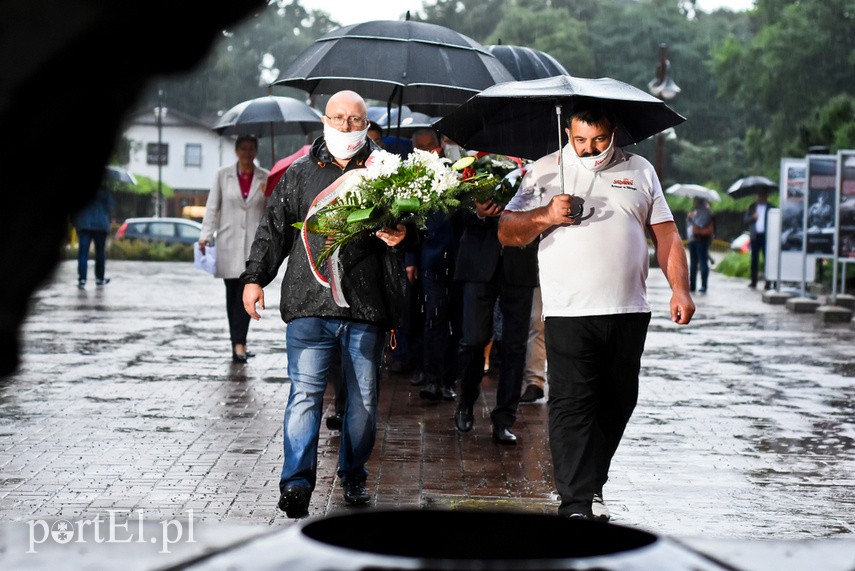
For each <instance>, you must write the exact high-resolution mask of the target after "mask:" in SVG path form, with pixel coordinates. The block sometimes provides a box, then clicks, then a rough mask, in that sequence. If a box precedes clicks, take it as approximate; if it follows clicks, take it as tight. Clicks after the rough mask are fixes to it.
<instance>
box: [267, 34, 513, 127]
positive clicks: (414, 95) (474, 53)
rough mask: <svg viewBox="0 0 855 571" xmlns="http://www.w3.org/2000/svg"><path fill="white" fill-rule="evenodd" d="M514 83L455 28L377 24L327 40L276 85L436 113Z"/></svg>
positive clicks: (325, 37) (311, 49)
mask: <svg viewBox="0 0 855 571" xmlns="http://www.w3.org/2000/svg"><path fill="white" fill-rule="evenodd" d="M513 79H514V77H513V76H512V75H511V74H510V72H509V71H508V70H507V69H505V67H504V66H503V65H502V63H501V62H500V61H499V60H498V59H497V58H496V57H495V56H493V55H492V54H491V53H490V52H489V51H487V49H486V48H484V46H482V45H481V44H479V43H478V42H476V41H475V40H473V39H472V38H470V37H468V36H465V35H463V34H460V33H458V32H455V31H454V30H452V29H450V28H446V27H444V26H439V25H436V24H429V23H426V22H410V21H409V20H403V21H399V20H375V21H371V22H363V23H360V24H352V25H350V26H344V27H342V28H337V29H335V30H332V31H331V32H328V33H327V34H325V35H323V36H321V37H320V38H318V39H317V40H316V41H315V42H314V43H313V44H311V45H310V46H309V47H308V48H307V49H306V50H304V51H303V52H302V53H301V54H300V55H298V56H297V58H296V59H295V60H294V61H293V62H291V64H290V65H288V67H286V68H285V69H284V70H283V71H282V74H281V76H280V79H277V80H276V81H274V82H273V83H272V85H285V86H289V87H296V88H298V89H302V90H303V91H306V92H308V93H309V94H311V95H316V94H332V93H336V92H337V91H340V90H342V89H353V90H354V91H356V92H358V93H359V94H360V95H361V96H362V97H364V98H365V99H375V100H379V101H386V102H388V103H389V104H390V105H391V104H393V103H394V104H396V105H397V106H399V107H400V106H402V105H408V106H410V107H411V108H413V109H415V110H418V111H423V112H425V113H431V114H438V113H436V111H437V109H439V108H442V107H447V108H449V109H450V108H453V107H455V106H457V105H459V104H461V103H463V102H464V101H466V100H467V99H468V98H469V97H471V96H472V95H474V94H476V93H478V92H479V91H481V90H482V89H484V88H486V87H489V86H491V85H494V84H496V83H500V82H503V81H511V80H513Z"/></svg>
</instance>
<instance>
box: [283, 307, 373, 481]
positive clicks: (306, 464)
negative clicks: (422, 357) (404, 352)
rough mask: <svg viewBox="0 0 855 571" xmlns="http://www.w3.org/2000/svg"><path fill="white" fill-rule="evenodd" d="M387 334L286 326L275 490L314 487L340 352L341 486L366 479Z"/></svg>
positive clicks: (323, 323)
mask: <svg viewBox="0 0 855 571" xmlns="http://www.w3.org/2000/svg"><path fill="white" fill-rule="evenodd" d="M385 341H386V337H385V332H384V331H383V330H382V329H381V328H380V327H378V326H376V325H371V324H368V323H358V322H353V321H346V320H341V319H324V318H319V317H304V318H300V319H295V320H293V321H291V322H289V323H288V325H287V326H286V328H285V343H286V350H287V353H288V376H289V377H290V379H291V392H290V394H289V395H288V405H287V406H286V408H285V420H284V441H285V443H284V452H285V459H284V462H283V464H282V475H281V477H280V479H279V489H280V491H282V490H284V489H285V488H286V487H290V486H294V485H296V486H304V487H305V488H307V489H308V490H309V491H310V492H311V491H312V490H314V489H315V482H316V479H317V467H318V433H319V432H320V427H321V416H322V413H323V400H324V392H325V390H326V387H327V373H328V371H329V368H330V366H331V364H333V363H334V361H335V351H336V349H337V348H340V349H341V368H342V374H343V375H344V384H345V394H346V398H347V402H346V404H345V410H344V421H343V424H342V428H341V445H340V447H339V454H338V475H339V477H340V478H341V480H342V483H344V482H347V481H349V480H351V479H355V480H358V481H363V482H364V481H365V479H366V477H367V476H368V471H367V470H366V469H365V463H366V462H367V461H368V458H369V456H371V451H372V449H373V448H374V437H375V434H376V429H377V387H378V381H379V377H380V359H381V356H382V354H383V346H384V344H385Z"/></svg>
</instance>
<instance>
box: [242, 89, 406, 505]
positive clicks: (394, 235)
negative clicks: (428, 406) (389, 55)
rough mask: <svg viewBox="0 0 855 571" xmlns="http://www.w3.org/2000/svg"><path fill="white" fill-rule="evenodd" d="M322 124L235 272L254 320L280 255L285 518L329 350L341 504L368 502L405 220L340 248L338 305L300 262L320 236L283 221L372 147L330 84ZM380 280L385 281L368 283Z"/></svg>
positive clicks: (356, 109) (355, 98)
mask: <svg viewBox="0 0 855 571" xmlns="http://www.w3.org/2000/svg"><path fill="white" fill-rule="evenodd" d="M323 122H324V135H323V136H322V137H320V138H318V139H317V140H315V142H314V143H313V145H312V148H311V151H310V153H309V155H307V156H304V157H301V158H300V159H298V160H297V161H296V162H295V163H294V164H293V165H291V167H290V168H289V169H288V170H287V172H286V173H285V176H284V177H283V179H282V180H281V181H280V182H279V184H277V186H276V189H275V190H274V192H273V196H271V198H270V200H269V202H268V207H267V209H266V210H265V213H264V217H263V218H262V220H261V223H260V224H259V226H258V229H257V230H256V234H255V239H254V241H253V243H252V248H251V249H250V254H249V258H248V259H247V261H246V270H245V271H244V273H243V274H242V276H241V279H242V280H243V282H244V284H245V286H244V291H243V303H244V308H245V309H246V311H247V313H249V314H250V316H251V317H252V318H253V319H259V318H260V315H259V313H258V310H257V308H256V306H257V305H258V306H259V307H260V308H261V309H264V290H263V289H262V288H263V287H264V286H266V285H267V284H269V283H270V282H271V281H273V279H274V278H275V277H276V275H277V271H278V270H279V267H280V266H281V264H282V262H283V261H285V259H286V258H287V259H288V265H287V269H286V271H285V276H284V277H283V279H282V295H281V302H280V313H281V315H282V320H283V321H284V322H285V323H286V324H287V327H286V329H285V342H286V349H287V353H288V377H289V378H290V379H291V391H290V394H289V396H288V404H287V405H286V408H285V419H284V462H283V466H282V474H281V477H280V480H279V490H280V496H279V509H281V510H282V511H284V512H285V513H286V515H287V516H288V517H291V518H297V517H305V516H306V515H308V508H309V502H310V499H311V494H312V491H313V490H314V488H315V483H316V477H317V474H316V470H317V449H318V436H319V431H320V424H321V416H322V409H323V399H324V392H325V390H326V387H327V374H328V372H329V367H330V365H331V363H332V362H333V359H334V355H335V351H336V350H339V349H340V350H341V366H342V373H343V376H344V384H345V394H346V399H347V401H346V405H345V411H344V419H343V422H342V427H341V446H340V450H339V465H338V476H339V477H340V478H341V483H342V487H343V489H344V500H345V502H346V503H347V505H360V504H366V503H368V502H369V501H370V499H371V496H370V495H369V494H368V492H367V491H366V488H365V482H366V478H367V476H368V471H367V470H366V468H365V464H366V462H367V461H368V458H369V457H370V455H371V451H372V449H373V447H374V439H375V432H376V422H377V387H378V381H379V374H380V361H381V357H382V354H383V348H384V344H385V332H386V331H387V330H388V329H389V328H390V327H391V326H393V324H394V323H395V321H396V315H395V312H396V307H397V306H398V304H399V302H400V296H401V295H403V292H402V291H400V287H399V286H400V278H401V275H402V273H403V267H402V266H401V265H400V260H399V256H398V253H397V252H396V251H394V248H395V247H396V246H398V245H399V244H401V242H402V241H403V240H404V238H405V236H406V234H407V228H406V227H405V226H403V225H398V226H397V227H396V228H384V229H383V230H381V231H378V232H376V234H374V235H367V234H366V235H364V236H362V237H360V238H359V239H357V240H356V241H354V242H353V243H351V244H348V245H346V246H344V247H343V248H342V249H341V256H340V262H341V269H342V272H341V284H340V285H341V290H340V291H341V294H343V296H344V302H343V303H342V302H341V301H337V300H336V299H334V298H333V295H332V293H331V290H330V289H329V288H328V287H326V286H325V285H324V284H323V281H324V279H327V280H329V279H330V277H329V276H327V275H324V272H325V271H326V269H325V268H323V270H316V269H315V268H314V266H313V265H312V263H311V262H310V261H309V256H308V254H309V252H311V254H312V256H314V257H315V258H316V257H317V256H318V254H319V253H320V252H321V251H322V249H323V248H324V247H325V243H326V237H325V236H324V235H323V234H317V233H307V234H306V235H305V242H304V240H303V236H301V235H300V232H299V231H298V230H297V229H296V228H295V227H293V226H292V224H294V223H297V222H303V221H304V220H305V218H306V216H307V213H308V211H309V209H310V207H311V206H312V203H313V201H314V200H315V199H316V197H317V196H318V195H319V194H320V193H322V192H323V191H324V190H325V189H327V187H329V185H330V184H331V183H333V182H335V181H336V180H337V179H338V178H339V177H340V176H342V175H343V174H344V173H346V172H348V171H351V170H353V169H357V168H361V167H363V166H364V164H365V161H366V159H367V158H368V156H369V155H370V153H371V152H372V150H374V149H376V148H377V147H376V145H375V144H374V143H373V142H371V141H369V140H368V138H367V130H368V119H367V109H366V106H365V101H364V100H363V99H362V97H360V96H359V95H358V94H357V93H355V92H353V91H340V92H338V93H336V94H335V95H333V96H332V97H331V98H330V100H329V102H328V103H327V106H326V114H325V115H324V118H323ZM304 243H305V245H304ZM307 247H308V251H307V249H306V248H307ZM395 264H397V265H395ZM384 283H385V284H388V285H389V287H378V286H379V285H382V284H384Z"/></svg>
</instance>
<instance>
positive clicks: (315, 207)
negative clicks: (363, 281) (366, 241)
mask: <svg viewBox="0 0 855 571" xmlns="http://www.w3.org/2000/svg"><path fill="white" fill-rule="evenodd" d="M356 170H357V169H354V170H349V171H347V172H346V173H344V174H342V175H341V176H340V177H338V178H337V179H335V181H333V183H332V184H330V185H329V186H328V187H326V188H325V189H323V190H322V191H321V192H320V193H319V194H318V195H317V196H316V197H315V199H314V200H313V201H312V204H311V206H309V211H308V212H307V213H306V219H305V220H303V227H302V228H301V229H300V237H301V238H302V240H303V248H304V249H305V250H306V256H308V258H309V267H310V268H311V270H312V275H313V276H314V277H315V280H316V281H317V282H318V283H319V284H321V285H322V286H324V287H327V288H330V290H331V291H332V295H333V300H334V301H335V303H336V305H338V306H339V307H350V305H349V304H348V303H347V300H346V299H345V298H344V293H343V292H342V291H341V264H340V263H339V249H338V248H336V249H335V250H334V251H333V253H332V255H331V256H330V257H329V258H327V272H328V273H329V275H330V279H327V278H325V277H324V276H323V275H322V274H321V273H320V272H319V271H318V269H317V268H316V267H315V260H314V258H313V257H312V250H311V249H310V248H309V231H308V228H309V219H310V218H311V217H312V216H314V215H315V214H316V213H317V212H318V211H319V210H320V209H322V208H324V207H325V206H328V205H329V204H332V203H333V202H335V201H336V200H337V199H338V196H339V192H338V189H339V186H341V183H342V182H344V181H345V180H346V179H347V177H349V176H351V175H352V174H353V173H355V172H356Z"/></svg>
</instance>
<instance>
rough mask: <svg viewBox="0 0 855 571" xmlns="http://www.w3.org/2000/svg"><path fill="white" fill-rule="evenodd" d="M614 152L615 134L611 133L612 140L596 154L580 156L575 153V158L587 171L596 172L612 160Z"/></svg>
mask: <svg viewBox="0 0 855 571" xmlns="http://www.w3.org/2000/svg"><path fill="white" fill-rule="evenodd" d="M574 154H575V153H574ZM614 154H615V135H614V133H612V140H611V142H610V143H609V146H608V148H607V149H606V150H605V151H603V152H602V153H600V154H599V155H596V156H591V157H580V156H579V155H576V158H577V159H578V160H579V164H581V165H582V166H583V167H585V168H586V169H588V170H589V171H593V172H597V171H601V170H603V169H604V168H606V167H607V166H609V163H611V161H612V156H614Z"/></svg>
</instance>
